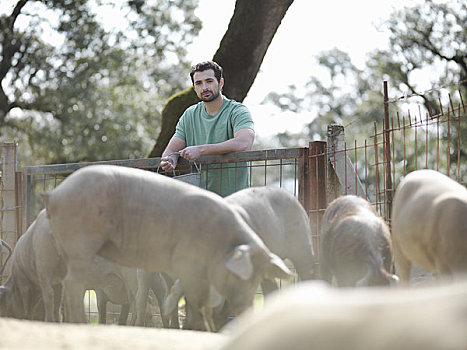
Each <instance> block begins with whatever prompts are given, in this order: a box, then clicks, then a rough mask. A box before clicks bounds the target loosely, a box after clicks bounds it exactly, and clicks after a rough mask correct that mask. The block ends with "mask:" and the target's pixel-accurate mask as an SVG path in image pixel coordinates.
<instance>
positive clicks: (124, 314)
mask: <svg viewBox="0 0 467 350" xmlns="http://www.w3.org/2000/svg"><path fill="white" fill-rule="evenodd" d="M129 313H130V304H128V303H127V304H123V305H122V308H121V310H120V317H119V318H118V324H119V325H120V326H124V325H126V324H127V320H128V314H129Z"/></svg>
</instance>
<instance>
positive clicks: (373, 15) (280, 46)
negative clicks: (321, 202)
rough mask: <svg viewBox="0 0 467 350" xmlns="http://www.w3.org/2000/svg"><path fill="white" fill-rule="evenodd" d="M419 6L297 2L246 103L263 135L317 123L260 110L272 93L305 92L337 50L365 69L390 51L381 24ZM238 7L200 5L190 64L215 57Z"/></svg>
mask: <svg viewBox="0 0 467 350" xmlns="http://www.w3.org/2000/svg"><path fill="white" fill-rule="evenodd" d="M415 3H417V1H414V0H413V1H410V2H409V1H406V0H384V1H381V0H376V1H375V0H353V1H342V0H326V1H319V2H318V1H310V0H295V1H294V2H293V3H292V5H291V6H290V7H289V10H288V11H287V13H286V15H285V17H284V19H283V21H282V23H281V25H280V26H279V29H278V31H277V33H276V35H275V36H274V39H273V41H272V43H271V45H270V46H269V49H268V51H267V53H266V57H265V59H264V61H263V64H262V65H261V70H260V73H259V74H258V76H257V77H256V80H255V82H254V84H253V86H252V88H251V90H250V91H249V93H248V96H247V98H246V99H245V101H244V103H245V104H246V105H247V106H248V107H249V108H250V110H251V112H252V114H253V119H254V121H255V126H256V132H257V135H259V136H263V137H267V136H270V135H274V134H276V133H278V132H282V131H284V130H289V131H292V132H297V131H300V130H301V129H302V126H303V124H305V123H308V122H310V121H311V120H312V114H311V113H301V114H300V115H295V114H294V113H278V111H277V109H275V108H273V107H272V106H260V103H261V102H262V101H263V99H264V97H265V96H266V95H267V93H268V92H270V91H277V92H285V91H286V90H287V87H288V86H289V85H292V84H295V85H298V86H301V85H303V84H304V83H305V82H306V81H307V80H308V78H309V77H310V76H311V75H318V76H319V73H318V74H317V71H318V67H317V65H316V64H315V61H314V57H315V56H316V55H317V54H318V53H319V52H321V51H326V50H330V49H333V48H334V47H337V48H338V49H340V50H342V51H344V52H347V53H348V54H349V55H350V57H351V59H352V62H353V63H354V64H355V65H356V66H357V67H359V68H363V65H364V62H365V61H366V54H367V53H369V52H370V51H372V50H374V49H376V48H385V47H387V38H388V33H387V32H384V31H383V32H381V31H380V32H379V31H378V30H377V29H376V24H378V23H379V22H380V21H381V19H383V18H387V17H388V16H389V14H390V13H391V12H392V10H393V9H400V8H402V7H404V6H413V5H414V4H415ZM234 6H235V0H200V2H199V8H198V10H197V15H198V17H199V18H200V19H201V21H202V22H203V29H202V31H201V33H200V36H199V38H198V39H197V40H196V41H195V42H194V44H193V45H191V47H190V57H189V58H190V60H191V61H192V62H193V63H195V62H198V61H203V60H206V59H211V58H212V57H213V56H214V53H215V52H216V50H217V48H218V46H219V43H220V41H221V39H222V37H223V35H224V33H225V31H226V30H227V26H228V23H229V21H230V18H231V16H232V14H233V10H234ZM286 60H287V61H289V62H290V61H291V60H293V64H292V65H290V63H288V67H287V68H284V67H283V65H284V63H285V62H286ZM381 83H382V82H381ZM226 84H228V82H226Z"/></svg>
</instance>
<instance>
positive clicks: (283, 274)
mask: <svg viewBox="0 0 467 350" xmlns="http://www.w3.org/2000/svg"><path fill="white" fill-rule="evenodd" d="M294 276H295V275H294V274H293V273H292V271H290V270H289V268H288V267H287V265H285V263H284V261H282V259H281V258H279V257H278V256H277V255H276V254H273V253H270V254H269V264H268V265H267V266H266V268H265V270H264V278H267V279H271V280H274V278H280V279H289V278H292V277H294Z"/></svg>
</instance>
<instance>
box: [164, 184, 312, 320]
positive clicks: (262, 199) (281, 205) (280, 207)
mask: <svg viewBox="0 0 467 350" xmlns="http://www.w3.org/2000/svg"><path fill="white" fill-rule="evenodd" d="M225 200H226V201H227V203H228V204H229V205H230V206H231V207H232V208H233V209H234V210H235V211H237V212H238V213H239V214H240V216H241V217H242V218H243V219H244V220H245V222H246V223H247V224H248V225H249V226H250V227H251V228H252V229H253V231H255V233H256V234H257V235H258V236H259V237H260V238H261V239H262V240H263V242H264V243H265V244H266V246H267V247H268V248H269V249H270V250H271V252H273V253H274V254H276V255H278V256H279V257H280V258H282V259H289V260H290V261H291V262H292V263H293V264H294V267H295V269H296V270H297V275H298V277H299V278H300V280H303V281H305V280H309V279H313V278H315V275H314V270H315V260H314V254H313V246H312V240H311V235H312V233H311V229H310V223H309V218H308V215H307V213H306V211H305V209H304V208H303V206H302V205H301V204H300V202H299V201H298V199H297V198H295V196H294V195H293V194H292V193H290V192H289V191H287V190H285V189H283V188H278V187H272V186H260V187H251V188H246V189H243V190H240V191H238V192H235V193H233V194H231V195H229V196H227V197H225ZM177 287H178V286H177ZM261 288H262V290H263V293H264V294H265V295H267V294H269V293H270V292H272V291H273V290H275V289H277V285H276V283H275V282H274V281H271V280H264V281H262V282H261ZM175 291H178V295H177V294H176V293H174V295H171V296H170V297H169V298H168V299H169V301H167V302H166V305H167V306H166V308H167V310H166V312H168V313H172V312H173V310H174V307H176V305H177V302H178V298H179V297H180V296H181V295H182V294H183V291H181V290H179V289H178V288H175ZM228 316H229V311H228V306H227V305H226V306H224V307H221V308H218V309H217V310H216V312H215V323H216V325H217V326H216V327H217V328H220V327H222V326H223V325H225V323H227V321H228ZM190 328H193V326H190Z"/></svg>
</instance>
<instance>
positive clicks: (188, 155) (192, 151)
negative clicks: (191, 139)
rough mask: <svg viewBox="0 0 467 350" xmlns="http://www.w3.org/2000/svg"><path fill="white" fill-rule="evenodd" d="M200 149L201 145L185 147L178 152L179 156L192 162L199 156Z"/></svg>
mask: <svg viewBox="0 0 467 350" xmlns="http://www.w3.org/2000/svg"><path fill="white" fill-rule="evenodd" d="M202 147H203V145H201V146H189V147H186V148H184V149H182V150H181V151H180V156H182V157H183V158H185V159H187V160H189V161H190V162H193V161H195V160H196V159H198V158H199V157H200V156H201V150H202Z"/></svg>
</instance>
